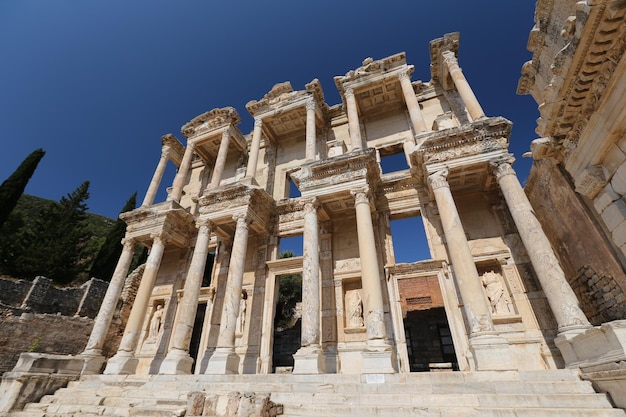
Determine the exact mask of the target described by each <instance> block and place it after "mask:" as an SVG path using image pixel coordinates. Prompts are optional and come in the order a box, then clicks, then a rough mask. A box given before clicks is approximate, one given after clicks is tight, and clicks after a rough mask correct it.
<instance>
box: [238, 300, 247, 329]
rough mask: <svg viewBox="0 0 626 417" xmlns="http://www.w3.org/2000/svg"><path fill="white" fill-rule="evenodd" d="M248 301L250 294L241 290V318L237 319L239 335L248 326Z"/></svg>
mask: <svg viewBox="0 0 626 417" xmlns="http://www.w3.org/2000/svg"><path fill="white" fill-rule="evenodd" d="M247 300H248V292H247V291H246V290H241V299H240V300H239V316H238V317H237V333H243V329H244V327H245V326H246V309H247V307H248V305H247V303H246V301H247Z"/></svg>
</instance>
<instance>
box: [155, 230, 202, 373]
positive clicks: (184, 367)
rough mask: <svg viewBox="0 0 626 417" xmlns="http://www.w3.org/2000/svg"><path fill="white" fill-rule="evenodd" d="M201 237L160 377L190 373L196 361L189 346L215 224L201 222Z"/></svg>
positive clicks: (186, 280) (179, 305)
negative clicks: (190, 353) (212, 229)
mask: <svg viewBox="0 0 626 417" xmlns="http://www.w3.org/2000/svg"><path fill="white" fill-rule="evenodd" d="M196 225H197V227H198V237H197V238H196V247H195V248H194V250H193V256H192V258H191V264H190V265H189V272H187V278H186V279H185V286H184V288H183V297H182V299H181V301H180V304H178V314H177V319H176V323H175V324H174V329H173V334H172V342H171V343H170V351H169V352H168V353H167V356H166V357H165V359H164V360H163V363H162V364H161V368H160V369H159V373H160V374H189V373H191V368H192V365H193V361H194V359H193V358H192V357H191V356H189V343H190V342H191V333H192V331H193V326H194V323H195V319H196V312H197V310H198V297H199V295H200V288H201V287H202V278H203V277H204V269H205V267H206V261H207V256H208V254H209V241H210V238H211V228H212V224H211V222H209V221H208V220H198V221H197V223H196Z"/></svg>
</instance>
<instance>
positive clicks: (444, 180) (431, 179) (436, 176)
mask: <svg viewBox="0 0 626 417" xmlns="http://www.w3.org/2000/svg"><path fill="white" fill-rule="evenodd" d="M448 173H449V171H448V168H444V169H442V170H440V171H437V172H434V173H432V174H430V175H429V176H428V183H429V184H430V188H432V189H433V190H436V189H438V188H442V187H446V188H450V184H448Z"/></svg>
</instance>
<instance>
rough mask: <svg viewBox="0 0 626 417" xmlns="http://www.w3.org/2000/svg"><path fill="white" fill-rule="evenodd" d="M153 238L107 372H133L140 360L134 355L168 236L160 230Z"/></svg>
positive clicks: (105, 371)
mask: <svg viewBox="0 0 626 417" xmlns="http://www.w3.org/2000/svg"><path fill="white" fill-rule="evenodd" d="M152 238H153V239H154V240H153V242H152V248H151V249H150V255H148V260H147V261H146V269H145V270H144V272H143V276H142V277H141V283H140V284H139V288H138V289H137V295H136V296H135V302H134V303H133V307H132V309H131V310H130V315H129V316H128V322H127V323H126V328H125V329H124V336H122V341H121V342H120V346H119V348H118V349H117V353H116V354H115V356H113V357H112V358H111V359H109V362H108V363H107V367H106V369H105V370H104V373H105V374H132V373H134V372H135V369H136V367H137V362H138V361H137V359H135V357H134V352H135V349H136V348H137V344H138V342H139V336H140V335H141V327H142V325H143V322H144V318H145V315H146V310H147V309H148V303H149V302H150V295H151V294H152V289H153V287H154V282H155V281H156V277H157V274H158V273H159V267H160V266H161V259H163V252H164V250H165V243H166V242H167V239H168V236H167V235H166V234H165V233H164V232H160V233H157V234H155V235H153V236H152Z"/></svg>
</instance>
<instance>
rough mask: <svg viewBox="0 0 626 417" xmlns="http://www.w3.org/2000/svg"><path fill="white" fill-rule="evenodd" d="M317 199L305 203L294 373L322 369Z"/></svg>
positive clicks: (315, 371) (305, 372)
mask: <svg viewBox="0 0 626 417" xmlns="http://www.w3.org/2000/svg"><path fill="white" fill-rule="evenodd" d="M318 206H319V203H318V202H317V200H316V199H312V200H311V201H308V202H307V203H305V205H304V235H303V255H304V256H303V259H302V332H301V348H300V349H299V350H298V352H296V354H295V355H294V369H293V372H294V373H295V374H319V373H322V372H323V370H324V362H323V358H324V357H323V352H322V349H321V348H320V257H319V226H318V219H317V207H318Z"/></svg>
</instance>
